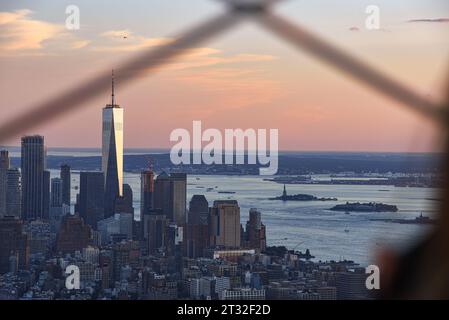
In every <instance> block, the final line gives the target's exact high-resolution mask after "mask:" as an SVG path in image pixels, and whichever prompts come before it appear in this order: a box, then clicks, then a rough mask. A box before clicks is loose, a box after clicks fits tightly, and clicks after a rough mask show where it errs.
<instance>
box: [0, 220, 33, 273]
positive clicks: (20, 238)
mask: <svg viewBox="0 0 449 320" xmlns="http://www.w3.org/2000/svg"><path fill="white" fill-rule="evenodd" d="M11 257H13V258H14V259H15V261H16V263H17V268H18V269H27V268H28V260H29V246H28V237H27V235H26V233H24V232H23V224H22V221H21V220H19V219H17V218H14V217H5V218H2V219H0V274H3V273H6V272H9V271H10V270H9V269H10V261H11Z"/></svg>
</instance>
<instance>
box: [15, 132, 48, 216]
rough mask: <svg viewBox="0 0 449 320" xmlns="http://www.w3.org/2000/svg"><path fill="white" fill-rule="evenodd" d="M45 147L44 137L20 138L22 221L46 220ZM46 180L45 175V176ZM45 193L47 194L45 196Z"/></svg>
mask: <svg viewBox="0 0 449 320" xmlns="http://www.w3.org/2000/svg"><path fill="white" fill-rule="evenodd" d="M44 171H45V146H44V137H42V136H26V137H23V138H22V149H21V173H22V218H23V219H24V220H36V219H46V216H45V213H46V203H44V202H45V201H46V200H47V196H48V192H49V190H48V191H47V192H45V187H46V186H47V185H48V184H47V182H46V181H44ZM45 179H47V174H45ZM45 193H47V194H45Z"/></svg>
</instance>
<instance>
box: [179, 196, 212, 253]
mask: <svg viewBox="0 0 449 320" xmlns="http://www.w3.org/2000/svg"><path fill="white" fill-rule="evenodd" d="M209 241H210V234H209V203H208V202H207V200H206V197H205V196H203V195H194V196H193V197H192V199H191V200H190V203H189V214H188V222H187V224H186V226H185V228H184V255H185V256H186V257H189V258H198V257H203V256H204V252H205V251H204V250H205V249H206V248H208V247H209Z"/></svg>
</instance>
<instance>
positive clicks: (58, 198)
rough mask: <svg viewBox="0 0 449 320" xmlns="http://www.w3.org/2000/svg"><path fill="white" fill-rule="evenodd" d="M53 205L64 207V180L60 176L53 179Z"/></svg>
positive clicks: (51, 196) (51, 203)
mask: <svg viewBox="0 0 449 320" xmlns="http://www.w3.org/2000/svg"><path fill="white" fill-rule="evenodd" d="M50 199H51V200H50V206H51V207H62V180H61V179H60V178H53V179H51V195H50Z"/></svg>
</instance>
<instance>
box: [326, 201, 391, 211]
mask: <svg viewBox="0 0 449 320" xmlns="http://www.w3.org/2000/svg"><path fill="white" fill-rule="evenodd" d="M329 210H332V211H344V212H351V211H352V212H397V211H398V207H397V206H395V205H390V204H384V203H377V202H368V203H360V202H352V203H351V202H346V203H345V204H337V205H336V206H334V207H332V208H330V209H329Z"/></svg>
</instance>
